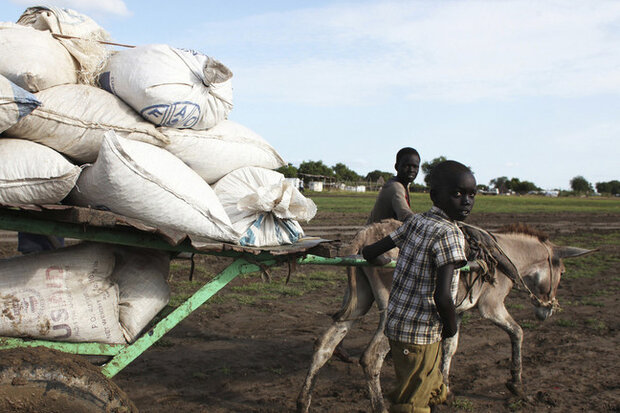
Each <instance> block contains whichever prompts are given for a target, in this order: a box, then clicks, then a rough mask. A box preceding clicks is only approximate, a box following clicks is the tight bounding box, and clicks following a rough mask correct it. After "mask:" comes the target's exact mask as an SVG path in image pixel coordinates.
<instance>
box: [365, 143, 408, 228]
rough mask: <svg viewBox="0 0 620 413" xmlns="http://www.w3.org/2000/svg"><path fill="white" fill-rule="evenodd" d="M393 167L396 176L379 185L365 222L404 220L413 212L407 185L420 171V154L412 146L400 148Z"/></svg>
mask: <svg viewBox="0 0 620 413" xmlns="http://www.w3.org/2000/svg"><path fill="white" fill-rule="evenodd" d="M394 168H395V169H396V176H394V177H392V178H390V179H389V180H388V181H387V182H386V183H385V184H383V186H382V187H381V190H380V191H379V195H377V200H376V201H375V205H374V207H373V208H372V211H371V212H370V216H369V217H368V221H366V223H367V224H373V223H375V222H379V221H381V220H382V219H387V218H394V219H397V220H399V221H404V220H405V219H407V218H408V217H409V216H410V215H412V214H413V211H411V201H410V199H409V185H410V184H411V183H412V182H413V181H414V179H415V178H416V177H417V176H418V172H419V171H420V154H419V153H418V151H416V150H415V149H413V148H409V147H407V148H402V149H401V150H399V151H398V153H397V154H396V163H395V164H394Z"/></svg>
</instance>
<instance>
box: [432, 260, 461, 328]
mask: <svg viewBox="0 0 620 413" xmlns="http://www.w3.org/2000/svg"><path fill="white" fill-rule="evenodd" d="M453 274H454V264H446V265H442V266H441V267H439V268H438V269H437V283H436V284H435V294H434V295H433V298H434V299H435V305H436V306H437V312H438V313H439V317H441V322H442V323H443V330H442V331H441V337H442V338H444V339H445V338H450V337H452V336H454V335H455V334H456V330H457V326H456V310H455V307H454V302H453V301H452V295H451V294H450V286H451V285H452V277H453Z"/></svg>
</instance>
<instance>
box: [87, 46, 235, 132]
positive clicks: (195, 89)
mask: <svg viewBox="0 0 620 413" xmlns="http://www.w3.org/2000/svg"><path fill="white" fill-rule="evenodd" d="M231 78H232V72H231V71H230V70H229V69H228V68H227V67H226V66H224V65H223V64H222V63H220V62H219V61H217V60H215V59H213V58H212V57H209V56H206V55H204V54H202V53H200V52H197V51H194V50H183V49H178V48H175V47H171V46H168V45H165V44H152V45H145V46H138V47H136V48H132V49H126V50H121V51H119V52H118V53H115V54H114V55H112V56H111V57H110V59H109V60H108V62H107V65H106V67H105V69H104V72H103V73H102V75H101V78H100V81H99V82H100V84H101V86H102V87H103V88H104V89H106V90H108V91H109V92H111V93H114V94H115V95H117V96H119V97H120V98H121V99H123V100H124V101H125V102H127V104H129V105H130V106H131V107H133V108H134V109H135V110H136V111H137V112H138V113H140V114H141V115H142V116H143V117H144V118H145V119H148V120H149V121H151V122H152V123H154V124H155V125H157V126H167V127H172V128H193V129H208V128H211V127H213V126H215V125H216V124H217V123H218V122H220V121H222V120H224V119H226V116H227V115H228V112H230V110H231V109H232V106H233V93H232V80H231Z"/></svg>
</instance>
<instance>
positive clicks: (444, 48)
mask: <svg viewBox="0 0 620 413" xmlns="http://www.w3.org/2000/svg"><path fill="white" fill-rule="evenodd" d="M197 31H200V36H201V38H202V39H207V40H205V42H207V43H206V44H204V46H205V47H204V50H210V49H211V50H213V47H214V46H215V47H217V45H219V44H223V45H226V46H225V47H226V49H220V50H221V51H220V53H223V54H224V55H226V57H227V59H228V61H229V62H232V63H234V65H231V66H232V67H233V70H234V71H235V74H236V75H237V76H236V77H237V82H238V83H237V84H238V85H243V88H244V89H245V90H246V91H247V92H248V93H249V92H250V91H251V93H252V95H254V96H256V97H259V96H260V97H262V98H264V97H265V96H268V97H270V98H271V99H274V100H280V101H295V102H300V103H307V104H326V105H337V104H351V103H357V104H360V103H361V104H364V103H368V102H376V101H384V100H386V99H389V98H390V97H392V96H394V95H395V94H398V95H399V97H401V96H406V97H408V98H409V99H425V100H426V99H432V100H440V101H450V102H454V101H456V102H462V101H472V100H479V99H511V98H514V97H520V96H541V95H542V96H559V97H579V96H588V95H595V94H600V93H613V94H617V93H620V72H619V71H618V70H617V68H618V67H619V66H620V49H618V47H617V44H618V42H619V41H620V2H614V1H588V2H560V1H558V2H556V1H546V2H538V1H526V0H523V1H501V2H498V1H458V2H455V1H450V2H448V1H445V2H428V1H415V2H412V1H408V2H363V3H350V4H340V5H332V6H326V7H323V8H309V9H302V10H295V11H287V12H281V13H268V14H262V15H256V16H251V17H246V18H243V19H238V20H233V21H225V22H209V23H207V24H205V26H204V27H200V28H198V29H197ZM229 64H230V63H229Z"/></svg>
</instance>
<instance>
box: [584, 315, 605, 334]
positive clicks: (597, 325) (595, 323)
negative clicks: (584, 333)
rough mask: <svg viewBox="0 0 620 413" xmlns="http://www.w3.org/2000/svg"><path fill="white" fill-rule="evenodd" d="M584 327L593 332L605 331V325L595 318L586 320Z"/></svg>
mask: <svg viewBox="0 0 620 413" xmlns="http://www.w3.org/2000/svg"><path fill="white" fill-rule="evenodd" d="M586 326H588V327H589V328H591V329H592V330H595V331H597V332H599V333H601V332H603V331H606V330H607V324H605V323H604V322H603V321H601V320H597V319H595V318H588V319H587V320H586Z"/></svg>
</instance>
